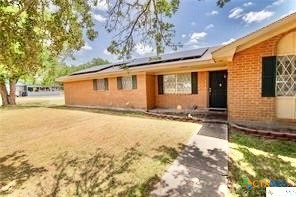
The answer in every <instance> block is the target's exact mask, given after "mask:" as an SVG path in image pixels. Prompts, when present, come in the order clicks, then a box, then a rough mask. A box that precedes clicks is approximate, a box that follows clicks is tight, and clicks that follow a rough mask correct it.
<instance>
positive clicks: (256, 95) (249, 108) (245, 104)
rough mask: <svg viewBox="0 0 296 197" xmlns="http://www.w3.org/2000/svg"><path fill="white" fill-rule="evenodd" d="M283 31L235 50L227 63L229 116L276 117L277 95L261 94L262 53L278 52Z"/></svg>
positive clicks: (234, 118)
mask: <svg viewBox="0 0 296 197" xmlns="http://www.w3.org/2000/svg"><path fill="white" fill-rule="evenodd" d="M281 37H282V35H278V36H275V37H273V38H271V39H269V40H266V41H264V42H261V43H259V44H257V45H254V46H252V47H250V48H248V49H246V50H244V51H241V52H238V53H236V54H235V56H234V59H233V63H229V64H228V110H229V119H230V120H266V121H268V120H273V119H274V118H275V98H274V97H262V96H261V81H262V79H261V77H262V76H261V75H262V57H264V56H273V55H276V48H277V43H278V41H279V40H280V39H281Z"/></svg>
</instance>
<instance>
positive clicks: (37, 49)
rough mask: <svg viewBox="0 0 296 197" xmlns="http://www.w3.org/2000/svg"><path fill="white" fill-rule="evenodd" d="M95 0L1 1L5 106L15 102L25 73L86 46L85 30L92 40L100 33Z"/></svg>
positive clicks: (0, 79)
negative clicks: (93, 10)
mask: <svg viewBox="0 0 296 197" xmlns="http://www.w3.org/2000/svg"><path fill="white" fill-rule="evenodd" d="M93 3H94V2H90V1H85V0H3V1H0V94H1V97H2V103H3V105H7V104H12V105H14V104H15V84H16V82H17V81H18V79H19V78H20V77H21V76H24V75H26V74H32V73H35V72H37V71H38V69H40V68H42V67H43V66H44V62H46V59H48V58H50V57H58V56H60V55H65V54H72V53H73V51H76V50H79V49H80V48H81V47H82V46H83V45H84V40H83V34H84V32H85V34H86V36H87V38H88V39H90V40H93V39H94V38H95V37H96V36H97V32H96V31H95V30H94V23H93V21H92V18H91V5H93ZM48 51H50V53H47V52H48ZM6 81H8V82H9V87H10V88H9V90H10V91H9V93H8V92H7V90H6V88H5V82H6Z"/></svg>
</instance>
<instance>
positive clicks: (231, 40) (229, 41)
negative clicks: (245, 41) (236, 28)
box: [221, 38, 235, 45]
mask: <svg viewBox="0 0 296 197" xmlns="http://www.w3.org/2000/svg"><path fill="white" fill-rule="evenodd" d="M233 41H235V39H234V38H230V39H229V40H227V41H225V42H222V43H221V44H222V45H227V44H229V43H231V42H233Z"/></svg>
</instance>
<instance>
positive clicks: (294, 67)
mask: <svg viewBox="0 0 296 197" xmlns="http://www.w3.org/2000/svg"><path fill="white" fill-rule="evenodd" d="M286 63H287V64H286ZM288 66H289V68H290V69H291V71H292V72H293V73H289V69H288ZM280 68H281V69H280ZM295 87H296V55H286V56H278V57H277V65H276V96H296V91H295Z"/></svg>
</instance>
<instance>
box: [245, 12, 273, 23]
mask: <svg viewBox="0 0 296 197" xmlns="http://www.w3.org/2000/svg"><path fill="white" fill-rule="evenodd" d="M273 14H274V12H271V11H266V10H261V11H258V12H249V13H247V14H245V15H244V16H243V20H244V21H245V22H246V23H253V22H260V21H263V20H265V19H267V18H269V17H271V16H272V15H273Z"/></svg>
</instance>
